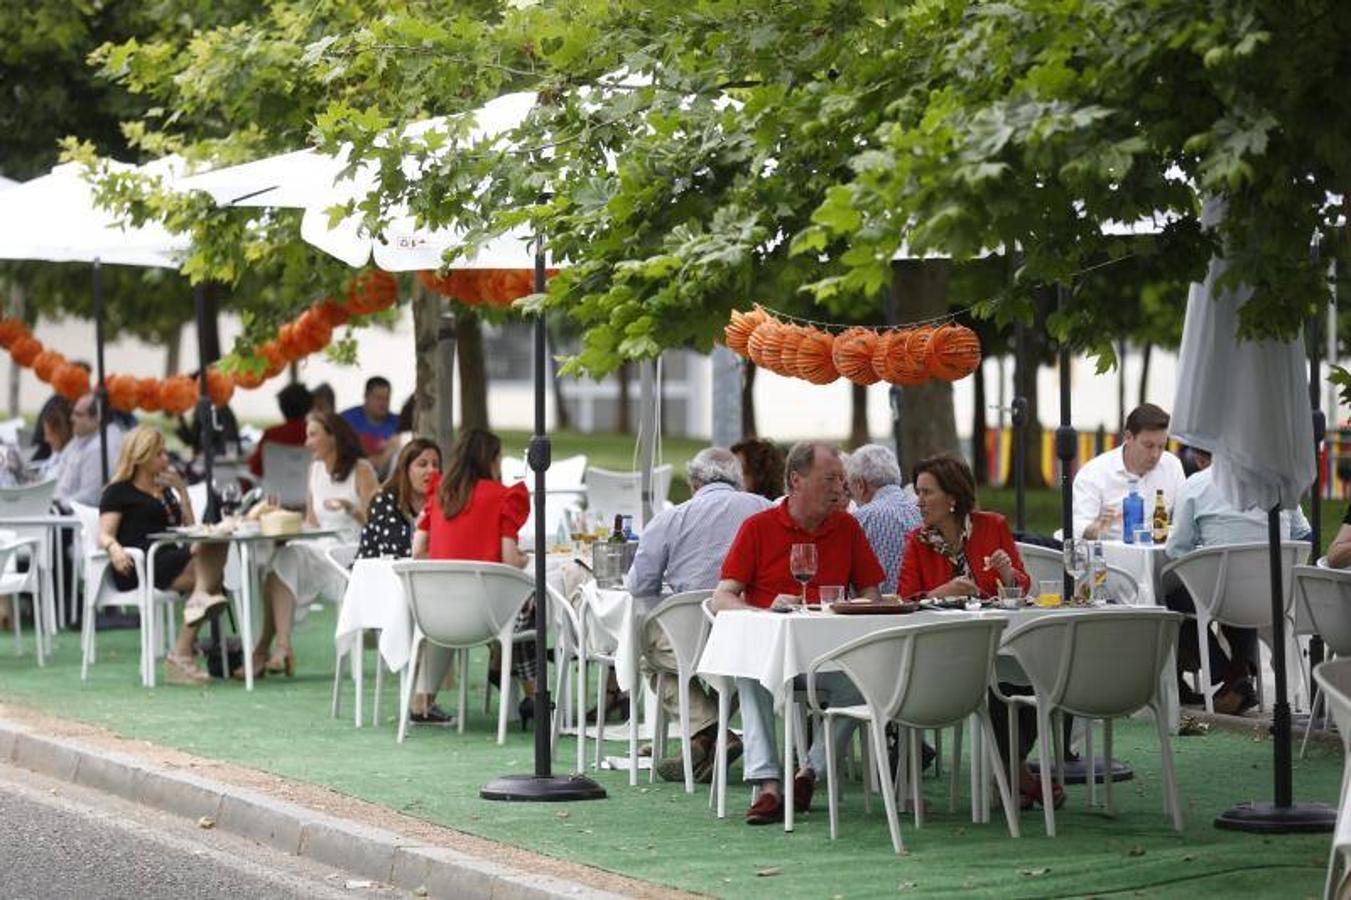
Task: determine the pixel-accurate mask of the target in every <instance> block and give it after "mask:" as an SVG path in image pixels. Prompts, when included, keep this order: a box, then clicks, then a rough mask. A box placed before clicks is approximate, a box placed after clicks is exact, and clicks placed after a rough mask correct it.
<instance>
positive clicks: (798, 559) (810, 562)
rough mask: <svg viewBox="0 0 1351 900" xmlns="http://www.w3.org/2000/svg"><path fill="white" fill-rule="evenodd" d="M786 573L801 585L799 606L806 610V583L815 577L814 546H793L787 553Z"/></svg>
mask: <svg viewBox="0 0 1351 900" xmlns="http://www.w3.org/2000/svg"><path fill="white" fill-rule="evenodd" d="M788 571H789V572H791V573H792V574H793V578H794V579H795V580H796V581H797V583H798V584H800V585H802V600H801V605H802V608H803V609H806V607H807V582H809V581H811V580H812V578H813V577H814V576H815V575H816V545H815V544H794V545H793V547H792V549H791V550H789V551H788Z"/></svg>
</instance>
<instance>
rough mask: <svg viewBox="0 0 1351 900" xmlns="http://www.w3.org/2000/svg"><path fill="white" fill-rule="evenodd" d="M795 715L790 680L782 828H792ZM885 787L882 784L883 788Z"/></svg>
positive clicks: (785, 707)
mask: <svg viewBox="0 0 1351 900" xmlns="http://www.w3.org/2000/svg"><path fill="white" fill-rule="evenodd" d="M796 718H797V716H796V715H795V712H794V710H793V683H792V682H791V681H790V682H788V683H787V684H786V685H784V695H783V782H782V785H783V793H782V796H781V799H782V800H783V830H784V831H792V830H793V775H794V774H796V773H795V772H794V771H793V760H794V759H795V758H796V753H795V751H794V747H793V742H794V740H795V737H794V735H793V732H794V731H795V730H796V729H795V727H794V725H793V720H794V719H796ZM886 789H887V787H886V786H884V787H883V790H886Z"/></svg>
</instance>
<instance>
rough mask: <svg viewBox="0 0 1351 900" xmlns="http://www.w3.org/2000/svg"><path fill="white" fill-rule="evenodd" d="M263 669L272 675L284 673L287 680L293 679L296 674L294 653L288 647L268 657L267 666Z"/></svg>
mask: <svg viewBox="0 0 1351 900" xmlns="http://www.w3.org/2000/svg"><path fill="white" fill-rule="evenodd" d="M264 668H265V669H266V670H267V671H268V672H271V673H273V674H274V675H275V674H280V673H282V672H285V673H286V677H287V678H294V677H295V674H296V653H295V651H294V650H292V649H291V648H290V647H287V648H286V649H285V650H278V651H276V652H275V653H273V654H272V655H271V656H270V657H268V660H267V665H266V666H265V667H264Z"/></svg>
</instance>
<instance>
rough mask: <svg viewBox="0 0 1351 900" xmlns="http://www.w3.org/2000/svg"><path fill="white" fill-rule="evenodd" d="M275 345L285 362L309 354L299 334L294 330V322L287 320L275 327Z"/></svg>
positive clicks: (302, 357)
mask: <svg viewBox="0 0 1351 900" xmlns="http://www.w3.org/2000/svg"><path fill="white" fill-rule="evenodd" d="M277 347H278V348H279V349H280V350H281V355H282V356H283V357H285V358H286V361H287V362H295V361H297V360H301V359H304V358H305V357H306V356H308V355H309V353H308V351H306V349H305V345H304V343H303V342H302V340H301V337H300V334H299V333H298V332H297V331H296V323H295V322H287V323H286V324H285V325H283V326H281V328H278V329H277Z"/></svg>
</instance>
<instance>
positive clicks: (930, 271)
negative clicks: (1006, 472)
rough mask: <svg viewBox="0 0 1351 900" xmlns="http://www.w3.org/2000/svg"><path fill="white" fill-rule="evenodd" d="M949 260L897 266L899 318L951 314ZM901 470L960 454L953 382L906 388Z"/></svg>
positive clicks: (903, 392) (903, 391)
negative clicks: (930, 457)
mask: <svg viewBox="0 0 1351 900" xmlns="http://www.w3.org/2000/svg"><path fill="white" fill-rule="evenodd" d="M951 268H952V267H951V263H949V262H948V261H947V260H902V261H900V262H897V263H895V264H894V267H893V270H892V271H893V278H892V284H893V296H894V297H895V298H896V301H897V305H896V309H897V311H898V312H899V316H898V318H901V319H903V320H907V321H915V320H919V319H931V318H934V317H935V316H941V315H943V314H944V313H946V312H947V311H948V273H949V271H950V270H951ZM901 442H902V445H901V448H900V450H901V452H900V459H901V466H902V468H903V469H909V468H911V467H913V466H914V464H915V463H917V462H918V461H920V460H921V459H924V458H925V457H929V456H934V455H936V454H942V453H954V454H955V453H960V452H961V445H960V444H959V443H958V440H957V421H956V417H955V415H954V414H953V411H952V384H951V383H950V382H947V381H941V380H937V379H935V380H933V381H930V382H928V383H926V384H922V385H920V386H918V387H905V388H902V389H901Z"/></svg>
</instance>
